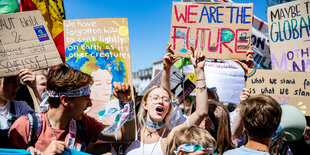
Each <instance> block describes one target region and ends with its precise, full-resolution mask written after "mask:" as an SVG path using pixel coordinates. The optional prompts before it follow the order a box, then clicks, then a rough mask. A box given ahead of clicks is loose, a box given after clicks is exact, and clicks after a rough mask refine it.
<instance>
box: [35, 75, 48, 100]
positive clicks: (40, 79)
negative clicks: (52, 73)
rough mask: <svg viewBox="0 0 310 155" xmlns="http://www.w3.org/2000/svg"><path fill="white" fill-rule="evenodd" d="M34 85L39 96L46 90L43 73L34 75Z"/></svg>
mask: <svg viewBox="0 0 310 155" xmlns="http://www.w3.org/2000/svg"><path fill="white" fill-rule="evenodd" d="M36 87H37V91H38V93H39V95H40V96H42V94H43V93H44V92H45V91H46V77H45V76H44V75H36Z"/></svg>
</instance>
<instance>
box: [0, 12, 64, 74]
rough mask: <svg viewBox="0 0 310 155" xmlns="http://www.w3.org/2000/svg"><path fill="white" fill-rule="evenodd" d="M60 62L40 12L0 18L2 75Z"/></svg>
mask: <svg viewBox="0 0 310 155" xmlns="http://www.w3.org/2000/svg"><path fill="white" fill-rule="evenodd" d="M59 63H61V59H60V56H59V53H58V51H57V49H56V46H55V44H54V41H53V39H52V37H51V35H50V33H49V31H48V29H47V27H46V25H45V21H44V19H43V17H42V15H41V12H40V11H27V12H22V13H11V14H4V15H0V76H1V77H4V76H13V75H18V74H19V70H20V69H24V68H26V69H30V70H39V69H43V68H48V67H51V66H54V65H57V64H59Z"/></svg>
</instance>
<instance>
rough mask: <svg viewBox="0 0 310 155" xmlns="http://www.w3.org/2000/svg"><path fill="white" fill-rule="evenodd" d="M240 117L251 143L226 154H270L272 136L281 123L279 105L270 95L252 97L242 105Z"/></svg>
mask: <svg viewBox="0 0 310 155" xmlns="http://www.w3.org/2000/svg"><path fill="white" fill-rule="evenodd" d="M240 115H241V118H242V122H243V124H244V128H245V131H246V132H247V134H248V137H249V141H248V143H247V144H246V145H245V146H241V147H240V148H237V149H233V150H229V151H227V152H225V153H224V154H225V155H235V154H236V155H237V154H238V155H242V154H259V155H260V154H269V144H270V142H271V138H272V135H273V134H274V133H275V132H276V130H277V128H278V126H279V124H280V121H281V115H282V110H281V107H280V105H279V103H278V102H277V101H276V100H275V99H274V98H272V97H271V96H269V95H255V96H250V97H249V98H248V99H246V100H244V101H242V102H241V103H240Z"/></svg>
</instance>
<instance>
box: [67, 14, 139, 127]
mask: <svg viewBox="0 0 310 155" xmlns="http://www.w3.org/2000/svg"><path fill="white" fill-rule="evenodd" d="M64 40H65V47H66V49H65V51H66V63H67V64H68V65H69V66H71V67H73V68H75V69H78V70H80V71H82V72H85V73H87V74H90V75H91V76H92V77H93V79H94V84H93V85H92V86H91V94H90V98H91V100H92V104H93V105H92V107H90V109H88V110H87V111H86V113H87V114H88V115H89V116H92V117H94V118H96V119H97V120H98V121H100V122H102V123H104V124H107V125H111V124H113V123H114V122H115V120H116V119H115V117H116V116H117V115H118V114H117V113H118V111H120V109H119V102H118V100H117V98H116V97H115V96H114V95H113V94H112V91H113V85H112V84H113V82H121V83H128V84H130V85H132V72H131V58H130V47H129V31H128V22H127V18H101V19H70V20H64ZM132 94H133V93H132Z"/></svg>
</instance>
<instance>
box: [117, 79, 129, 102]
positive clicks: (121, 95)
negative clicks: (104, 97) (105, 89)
mask: <svg viewBox="0 0 310 155" xmlns="http://www.w3.org/2000/svg"><path fill="white" fill-rule="evenodd" d="M113 95H114V96H115V97H116V98H117V99H118V100H119V102H129V101H131V99H132V97H131V89H130V85H129V84H127V83H120V82H113Z"/></svg>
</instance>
